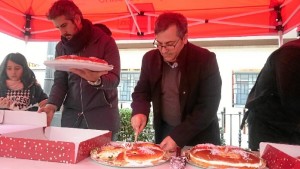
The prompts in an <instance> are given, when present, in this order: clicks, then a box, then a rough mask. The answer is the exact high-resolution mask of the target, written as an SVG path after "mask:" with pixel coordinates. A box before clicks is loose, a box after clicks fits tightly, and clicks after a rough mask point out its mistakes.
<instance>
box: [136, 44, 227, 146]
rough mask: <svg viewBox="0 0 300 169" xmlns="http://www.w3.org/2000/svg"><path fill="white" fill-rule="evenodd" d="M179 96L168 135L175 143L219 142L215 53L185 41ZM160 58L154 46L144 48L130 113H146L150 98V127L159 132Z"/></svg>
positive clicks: (180, 64)
mask: <svg viewBox="0 0 300 169" xmlns="http://www.w3.org/2000/svg"><path fill="white" fill-rule="evenodd" d="M177 62H178V67H179V70H180V72H181V79H180V87H179V93H180V94H179V95H180V96H179V97H180V112H181V114H182V118H181V124H179V125H178V126H176V127H175V128H174V130H173V131H172V132H171V133H170V136H171V137H172V139H174V141H175V142H176V143H177V145H178V146H181V147H182V146H185V145H195V144H199V143H213V144H220V133H219V123H218V117H217V110H218V107H219V102H220V98H221V84H222V82H221V77H220V72H219V68H218V64H217V60H216V57H215V54H214V53H212V52H210V51H208V50H206V49H203V48H200V47H197V46H195V45H193V44H191V43H187V44H186V45H185V47H184V48H183V49H182V51H181V52H180V54H179V56H178V58H177ZM162 64H163V59H162V56H161V54H160V52H159V50H158V49H155V50H152V51H149V52H147V53H146V54H145V55H144V57H143V61H142V68H141V75H140V79H139V81H138V83H137V85H136V87H135V89H134V92H133V94H132V99H133V102H132V104H131V107H132V109H133V112H132V113H133V114H132V115H135V114H138V113H143V114H145V115H146V116H148V115H149V112H150V105H151V102H152V104H153V113H154V129H155V133H156V134H157V133H158V132H160V130H161V129H160V128H159V127H160V124H161V122H162V115H161V79H162Z"/></svg>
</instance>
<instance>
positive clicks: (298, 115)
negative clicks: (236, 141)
mask: <svg viewBox="0 0 300 169" xmlns="http://www.w3.org/2000/svg"><path fill="white" fill-rule="evenodd" d="M246 108H248V109H249V110H250V114H249V116H250V115H255V117H256V118H259V119H261V120H266V121H268V123H270V124H273V125H276V126H278V127H280V126H281V127H282V128H284V129H287V130H289V129H296V128H298V129H300V126H299V124H300V39H298V40H295V41H292V42H288V43H286V44H285V45H283V46H282V47H280V48H279V49H278V50H276V51H274V52H273V53H272V54H271V55H270V56H269V58H268V59H267V61H266V63H265V65H264V67H263V68H262V70H261V72H260V74H259V76H258V78H257V80H256V83H255V85H254V87H253V88H252V90H251V92H250V94H249V96H248V99H247V103H246ZM252 113H255V114H252ZM299 131H300V130H299Z"/></svg>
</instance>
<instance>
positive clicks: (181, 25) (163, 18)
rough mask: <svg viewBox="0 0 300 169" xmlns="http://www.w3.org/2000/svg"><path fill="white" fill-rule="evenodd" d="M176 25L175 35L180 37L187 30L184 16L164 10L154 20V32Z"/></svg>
mask: <svg viewBox="0 0 300 169" xmlns="http://www.w3.org/2000/svg"><path fill="white" fill-rule="evenodd" d="M172 25H175V26H176V27H177V36H178V37H180V38H181V39H182V38H183V37H184V35H185V34H187V32H188V28H187V27H188V23H187V19H186V17H185V16H183V15H182V14H181V13H172V12H165V13H163V14H161V15H159V16H158V18H157V20H156V21H155V28H154V33H155V34H156V35H157V34H158V33H160V32H163V31H165V30H167V29H168V28H169V27H170V26H172Z"/></svg>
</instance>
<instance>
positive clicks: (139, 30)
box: [0, 0, 300, 41]
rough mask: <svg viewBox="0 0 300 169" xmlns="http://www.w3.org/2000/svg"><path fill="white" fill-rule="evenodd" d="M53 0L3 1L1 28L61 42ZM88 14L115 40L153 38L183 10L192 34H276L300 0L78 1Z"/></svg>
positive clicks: (290, 24) (289, 22)
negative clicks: (163, 21) (161, 22)
mask: <svg viewBox="0 0 300 169" xmlns="http://www.w3.org/2000/svg"><path fill="white" fill-rule="evenodd" d="M53 2H54V0H0V31H1V32H3V33H6V34H8V35H11V36H13V37H16V38H19V39H23V40H28V41H54V40H55V41H56V40H58V39H59V38H60V35H59V32H58V30H56V28H54V26H53V24H52V22H50V21H48V20H47V19H46V17H45V14H46V13H47V11H48V9H49V7H50V6H51V4H52V3H53ZM74 2H75V3H76V4H77V5H78V6H79V8H80V9H81V10H82V12H83V14H84V17H85V18H88V19H90V20H91V21H92V22H93V23H104V24H106V25H107V26H108V27H109V28H110V29H111V31H112V33H113V37H114V38H115V39H116V40H139V39H153V37H154V35H153V26H154V22H155V19H156V17H157V16H158V15H159V14H160V13H162V12H164V11H174V12H180V13H182V14H184V15H185V16H186V17H187V18H188V21H189V37H190V38H211V37H237V36H253V35H254V36H256V35H277V34H278V31H281V30H282V32H283V33H286V32H288V31H290V30H291V29H293V28H295V27H296V26H298V25H299V24H300V0H74Z"/></svg>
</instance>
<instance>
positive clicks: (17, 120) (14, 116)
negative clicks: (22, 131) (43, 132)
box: [0, 110, 47, 127]
mask: <svg viewBox="0 0 300 169" xmlns="http://www.w3.org/2000/svg"><path fill="white" fill-rule="evenodd" d="M4 124H5V125H7V124H9V125H33V126H41V127H45V126H47V115H46V113H45V112H41V113H38V112H33V111H11V110H0V125H4Z"/></svg>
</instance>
